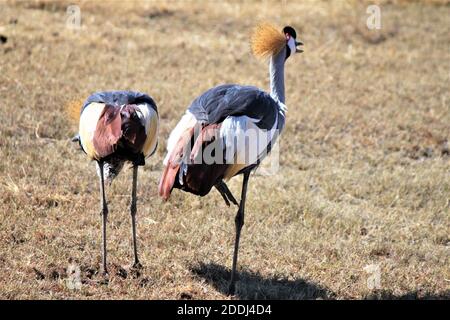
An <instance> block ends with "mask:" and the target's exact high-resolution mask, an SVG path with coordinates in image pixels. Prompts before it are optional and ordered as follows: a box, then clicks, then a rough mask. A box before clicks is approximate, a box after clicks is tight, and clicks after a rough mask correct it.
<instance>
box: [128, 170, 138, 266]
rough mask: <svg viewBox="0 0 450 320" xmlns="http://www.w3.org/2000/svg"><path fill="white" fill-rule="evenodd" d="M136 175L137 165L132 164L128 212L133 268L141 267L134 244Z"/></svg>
mask: <svg viewBox="0 0 450 320" xmlns="http://www.w3.org/2000/svg"><path fill="white" fill-rule="evenodd" d="M137 175H138V166H137V165H134V166H133V189H132V191H131V205H130V214H131V230H132V232H133V250H134V264H133V268H139V267H141V264H140V263H139V259H138V253H137V244H136V211H137V210H136V201H137V200H136V189H137Z"/></svg>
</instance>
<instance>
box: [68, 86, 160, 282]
mask: <svg viewBox="0 0 450 320" xmlns="http://www.w3.org/2000/svg"><path fill="white" fill-rule="evenodd" d="M72 106H73V104H72ZM72 113H73V111H72ZM158 125H159V121H158V110H157V107H156V104H155V102H154V101H153V99H152V98H151V97H150V96H148V95H146V94H143V93H140V92H133V91H109V92H97V93H94V94H92V95H91V96H89V97H88V99H87V100H86V101H85V102H84V104H83V106H82V108H81V113H80V118H79V133H78V135H76V136H75V138H74V139H73V141H78V142H79V144H80V146H81V148H82V150H83V151H84V152H85V153H86V155H87V156H88V157H89V159H91V160H95V161H96V162H97V174H98V176H99V178H100V202H101V215H102V222H103V225H102V253H103V257H102V269H103V270H102V272H103V274H104V275H106V274H107V273H108V269H107V265H106V222H107V218H108V205H107V201H106V193H105V181H108V182H109V183H111V182H112V181H113V179H114V178H115V177H116V176H117V175H118V174H119V172H120V171H121V169H122V168H123V166H124V164H125V162H130V163H131V165H132V167H133V183H132V192H131V205H130V214H131V224H132V236H133V238H132V240H133V250H134V263H133V267H136V268H137V267H140V266H141V265H140V263H139V259H138V254H137V246H136V211H137V209H136V189H137V176H138V167H139V166H143V165H144V164H145V158H146V157H149V156H150V155H152V154H153V153H154V152H155V150H156V147H157V144H158Z"/></svg>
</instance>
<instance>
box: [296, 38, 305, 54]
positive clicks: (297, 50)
mask: <svg viewBox="0 0 450 320" xmlns="http://www.w3.org/2000/svg"><path fill="white" fill-rule="evenodd" d="M297 46H303V42H301V41H295V47H296V48H295V49H296V50H295V52H297V53H302V52H303V49H302V48H297Z"/></svg>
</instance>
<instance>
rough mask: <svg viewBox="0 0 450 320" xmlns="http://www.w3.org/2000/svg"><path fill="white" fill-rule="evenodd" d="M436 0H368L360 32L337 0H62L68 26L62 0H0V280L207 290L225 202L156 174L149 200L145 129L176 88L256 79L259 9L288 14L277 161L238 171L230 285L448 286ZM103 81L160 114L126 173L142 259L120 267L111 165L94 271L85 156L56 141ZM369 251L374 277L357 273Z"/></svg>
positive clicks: (259, 294)
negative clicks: (173, 185) (103, 236)
mask: <svg viewBox="0 0 450 320" xmlns="http://www.w3.org/2000/svg"><path fill="white" fill-rule="evenodd" d="M71 2H72V1H71ZM73 2H76V1H73ZM445 2H446V1H429V2H428V1H427V2H418V1H409V2H405V1H381V6H382V18H383V20H382V29H381V30H380V31H378V32H374V31H369V30H368V29H367V28H365V24H364V22H365V19H366V13H365V6H362V5H360V4H359V2H356V1H334V2H318V1H317V2H313V1H305V2H294V1H284V2H271V1H266V2H246V4H241V3H238V2H230V3H221V2H216V1H211V2H206V3H205V2H202V3H197V2H181V1H180V2H170V3H160V2H126V3H125V4H120V2H118V1H117V2H109V3H106V4H105V3H103V4H102V3H101V2H93V1H82V2H81V10H82V23H83V27H82V29H81V30H79V31H73V30H68V29H66V28H65V19H66V17H65V8H66V7H67V5H68V4H69V2H60V1H30V2H23V1H21V2H17V1H6V2H5V1H2V2H0V11H1V12H2V14H1V15H0V34H3V35H5V36H7V37H8V41H7V42H6V43H4V44H0V68H1V72H0V97H1V98H0V104H1V105H0V114H1V115H0V119H1V121H0V137H1V138H0V159H1V162H0V194H1V196H0V212H1V222H0V246H1V247H0V298H7V299H11V298H39V299H55V298H57V299H60V298H83V299H84V298H101V299H103V298H124V299H132V298H143V299H155V298H163V299H166V298H174V299H178V298H189V297H192V298H194V299H211V298H219V299H222V298H227V297H226V295H224V293H223V292H224V288H225V285H226V282H227V280H228V272H229V267H230V264H231V253H232V243H233V237H234V223H233V220H234V214H235V209H234V208H233V209H231V208H227V207H226V206H225V204H224V203H223V201H222V199H221V198H220V196H219V195H218V194H217V193H216V192H212V193H211V194H210V195H209V196H208V197H206V198H202V199H199V198H196V197H194V196H191V195H188V194H183V193H180V192H175V193H174V194H173V197H172V199H171V201H170V202H169V203H166V204H164V203H162V202H161V201H160V200H159V199H158V198H157V194H156V186H157V179H158V178H159V174H160V171H161V167H162V165H161V160H162V157H163V155H164V148H165V141H166V139H167V137H168V134H169V132H170V130H171V128H173V126H174V125H175V123H176V122H177V121H178V119H179V118H180V115H181V113H182V112H183V110H184V109H185V108H186V106H187V105H188V104H189V102H190V101H191V100H192V99H193V98H195V97H196V96H197V95H198V94H200V93H201V92H202V91H203V90H205V89H207V88H209V87H211V86H213V85H216V84H220V83H224V82H237V83H242V84H254V85H257V86H260V87H264V88H267V86H268V83H267V81H268V80H267V67H266V65H264V64H263V63H261V62H260V61H257V60H256V59H255V58H254V57H252V56H251V54H250V47H249V34H250V32H251V30H252V28H253V27H254V25H255V24H256V23H257V22H258V21H262V20H264V21H267V20H268V21H272V22H274V23H275V24H277V25H279V26H283V25H284V24H292V25H293V26H295V27H296V28H297V29H298V30H299V31H300V32H299V33H300V38H301V40H303V41H304V43H305V53H304V54H302V55H299V56H296V57H295V59H291V60H290V61H288V63H287V70H286V77H287V79H286V84H287V105H288V107H289V113H288V119H287V126H286V129H285V132H284V136H283V138H282V140H281V144H280V147H281V170H280V171H279V172H278V174H276V175H273V176H263V175H256V176H254V177H253V178H252V179H251V181H250V190H249V200H248V206H247V208H248V209H247V217H246V224H245V226H244V231H243V239H242V245H241V251H240V261H239V264H240V278H241V281H240V282H239V283H238V285H237V291H238V293H237V296H236V297H237V298H291V299H297V298H325V299H326V298H338V299H342V298H351V299H353V298H372V297H375V298H402V297H406V298H433V297H434V298H437V297H445V298H449V295H450V293H449V286H450V282H449V281H450V272H449V248H450V247H449V246H450V238H449V229H450V221H449V219H450V215H449V211H450V208H449V206H450V157H449V151H448V144H447V143H448V139H449V136H450V125H449V124H450V107H449V106H450V94H449V70H450V56H449V52H450V51H449V50H450V38H449V34H450V32H449V31H450V30H449V28H450V23H449V16H450V7H449V6H448V2H446V3H447V5H445ZM442 4H444V5H442ZM105 89H134V90H141V91H144V92H148V93H150V94H151V95H152V96H153V97H154V98H155V100H156V101H157V103H158V105H159V108H160V116H161V132H160V140H161V143H160V147H159V149H158V152H157V154H156V156H154V157H153V158H151V159H150V160H149V161H148V164H147V166H146V167H145V168H144V169H143V170H141V174H140V181H139V192H138V196H139V203H138V210H139V211H138V237H139V247H140V254H141V259H142V263H143V264H144V266H145V268H144V269H143V270H142V272H141V274H139V275H138V274H132V273H130V272H128V269H127V265H128V264H129V262H130V261H131V247H130V242H131V241H130V222H129V216H128V201H129V194H130V187H131V186H130V181H131V172H130V170H125V171H124V172H123V173H122V175H121V176H120V177H119V178H118V179H117V180H116V181H115V182H114V184H113V185H112V188H111V190H110V192H109V199H110V212H111V215H110V222H109V229H108V231H109V234H108V245H109V253H110V254H109V263H110V265H111V272H112V276H111V279H110V282H109V284H108V285H104V284H101V283H100V281H99V280H100V279H99V278H98V277H97V276H96V274H95V273H96V272H97V270H98V266H99V261H100V216H99V207H98V202H99V201H98V186H97V178H96V176H95V170H94V166H93V164H92V163H88V161H87V160H86V159H85V157H84V155H83V154H82V153H80V152H79V151H78V150H77V148H76V147H75V146H74V145H73V144H72V143H71V142H70V141H69V139H70V137H71V136H72V135H73V134H74V132H75V130H76V129H75V128H74V126H73V125H72V124H71V123H70V121H69V120H68V117H67V115H66V114H65V113H64V106H65V105H66V103H67V102H68V101H71V100H75V99H79V98H80V97H86V96H87V95H88V94H90V93H91V92H93V91H97V90H105ZM239 187H240V179H236V180H235V181H232V183H231V188H232V191H234V193H236V194H238V193H239ZM69 261H71V262H73V263H75V264H77V265H79V266H81V276H82V280H83V284H82V287H81V290H71V289H69V288H68V287H67V285H66V278H67V277H68V275H67V268H68V265H69ZM371 264H375V265H379V267H380V270H381V286H382V288H381V289H379V290H371V289H369V288H368V287H367V285H366V280H367V278H368V276H369V275H368V274H367V273H366V272H365V271H364V268H365V266H367V265H371Z"/></svg>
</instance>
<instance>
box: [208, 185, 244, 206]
mask: <svg viewBox="0 0 450 320" xmlns="http://www.w3.org/2000/svg"><path fill="white" fill-rule="evenodd" d="M214 187H216V189H217V191H219V193H220V194H221V195H222V198H223V200H224V201H225V203H226V205H227V206H230V201H231V202H232V203H233V204H235V205H237V206H239V205H238V203H237V201H236V199H235V198H234V197H233V194H232V193H231V191H230V189H228V186H227V185H226V184H225V182H223V181H220V182H219V183H217V184H216V185H215V186H214Z"/></svg>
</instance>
